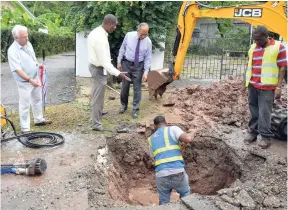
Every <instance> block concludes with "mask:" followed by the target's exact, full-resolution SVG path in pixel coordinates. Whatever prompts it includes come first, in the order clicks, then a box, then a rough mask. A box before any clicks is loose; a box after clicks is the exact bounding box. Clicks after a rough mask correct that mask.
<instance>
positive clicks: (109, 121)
mask: <svg viewBox="0 0 288 210" xmlns="http://www.w3.org/2000/svg"><path fill="white" fill-rule="evenodd" d="M118 91H120V90H118ZM109 96H114V97H116V99H115V100H109V99H108V98H109ZM105 97H106V98H105V104H104V111H108V114H107V115H105V116H104V117H103V121H102V124H103V126H104V127H108V128H110V129H115V128H117V126H119V124H125V123H128V124H136V123H138V122H139V121H140V120H141V119H142V118H144V117H145V116H147V115H149V114H150V113H151V112H152V111H155V105H157V104H155V101H149V97H148V91H143V92H142V101H141V106H140V112H139V116H138V118H137V119H133V118H132V116H131V115H132V101H133V90H132V89H130V97H129V106H128V110H127V112H125V113H124V114H119V113H118V111H119V109H120V107H121V104H120V99H119V98H120V96H119V95H118V94H117V93H115V92H113V91H111V90H108V89H107V91H106V94H105ZM156 103H157V102H156ZM158 103H159V102H158ZM91 112H92V111H91V105H90V95H88V96H87V95H85V96H84V95H81V94H78V95H77V97H76V99H75V100H74V101H72V102H70V103H65V104H61V105H55V106H48V107H46V110H45V112H44V116H45V118H47V119H49V120H52V124H51V125H47V126H34V123H33V117H32V111H30V115H31V117H30V121H31V131H34V132H36V131H47V132H72V131H77V132H81V133H95V131H92V130H91V124H92V121H91ZM8 118H11V116H10V117H9V116H8ZM12 119H13V122H14V124H15V126H16V128H17V132H18V133H20V125H19V124H20V122H19V113H18V112H14V113H13V114H12ZM107 134H109V132H107V133H105V134H104V135H107Z"/></svg>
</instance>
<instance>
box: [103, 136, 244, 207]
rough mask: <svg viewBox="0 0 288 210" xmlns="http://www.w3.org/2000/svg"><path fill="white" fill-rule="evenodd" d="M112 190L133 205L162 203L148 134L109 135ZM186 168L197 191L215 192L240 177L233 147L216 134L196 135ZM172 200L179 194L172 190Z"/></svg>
mask: <svg viewBox="0 0 288 210" xmlns="http://www.w3.org/2000/svg"><path fill="white" fill-rule="evenodd" d="M107 143H108V149H109V157H110V158H111V161H112V163H113V166H112V167H110V170H109V194H110V196H111V198H112V199H113V200H115V201H116V203H117V202H118V203H119V202H120V203H122V204H123V202H124V203H128V204H132V205H152V204H158V193H157V191H156V184H155V172H154V170H153V168H152V159H151V158H150V156H149V146H148V143H147V139H146V138H145V136H143V135H140V134H119V135H117V136H116V137H113V138H112V137H111V138H108V140H107ZM183 156H184V159H185V164H186V171H187V173H188V175H189V180H190V186H191V190H192V192H193V193H199V194H202V195H213V194H216V191H218V190H220V189H222V188H226V187H229V186H230V185H231V184H232V183H233V182H234V181H235V180H236V179H238V178H240V176H241V171H240V169H239V166H237V164H236V163H235V162H234V161H233V154H232V152H231V151H230V148H229V147H227V146H226V144H224V143H223V142H222V141H221V140H218V139H215V138H212V137H196V138H195V140H194V142H193V143H192V144H191V145H190V146H187V147H186V149H185V151H184V152H183ZM171 198H172V200H178V199H179V195H178V194H177V193H176V192H172V195H171Z"/></svg>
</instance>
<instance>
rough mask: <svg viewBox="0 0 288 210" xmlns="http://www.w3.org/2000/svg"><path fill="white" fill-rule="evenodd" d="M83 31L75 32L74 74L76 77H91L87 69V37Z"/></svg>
mask: <svg viewBox="0 0 288 210" xmlns="http://www.w3.org/2000/svg"><path fill="white" fill-rule="evenodd" d="M85 34H86V33H85V32H84V31H81V32H79V33H76V53H75V56H76V76H77V77H91V74H90V72H89V69H88V49H87V38H85Z"/></svg>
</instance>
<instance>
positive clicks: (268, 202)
mask: <svg viewBox="0 0 288 210" xmlns="http://www.w3.org/2000/svg"><path fill="white" fill-rule="evenodd" d="M263 205H264V206H266V207H270V208H278V207H280V200H279V199H278V198H276V197H275V196H271V197H267V198H265V200H264V201H263Z"/></svg>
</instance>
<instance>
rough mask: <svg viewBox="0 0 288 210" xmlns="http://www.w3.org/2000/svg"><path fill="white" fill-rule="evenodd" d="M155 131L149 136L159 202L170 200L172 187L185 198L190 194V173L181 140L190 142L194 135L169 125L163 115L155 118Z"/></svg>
mask: <svg viewBox="0 0 288 210" xmlns="http://www.w3.org/2000/svg"><path fill="white" fill-rule="evenodd" d="M154 126H155V132H154V133H153V134H152V135H151V136H150V137H149V138H148V142H149V145H150V151H151V153H152V154H151V156H153V157H154V160H155V163H154V166H155V171H156V185H157V190H158V193H159V204H160V205H163V204H167V203H169V202H170V195H171V191H172V189H175V190H176V192H177V193H179V194H180V198H183V197H185V196H187V195H189V194H190V186H189V179H188V175H187V173H186V171H185V169H184V160H183V157H182V154H181V151H180V146H179V141H181V142H184V143H190V142H191V141H192V139H193V137H192V135H189V134H187V133H184V132H183V131H182V130H181V128H179V127H178V126H167V123H166V120H165V118H164V117H163V116H157V117H156V118H155V119H154Z"/></svg>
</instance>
